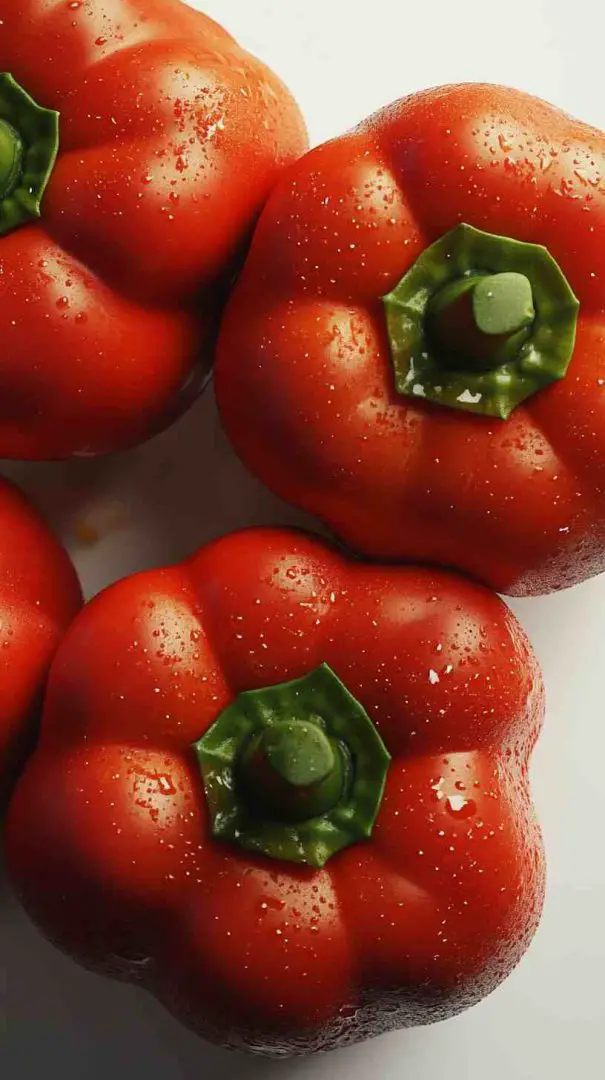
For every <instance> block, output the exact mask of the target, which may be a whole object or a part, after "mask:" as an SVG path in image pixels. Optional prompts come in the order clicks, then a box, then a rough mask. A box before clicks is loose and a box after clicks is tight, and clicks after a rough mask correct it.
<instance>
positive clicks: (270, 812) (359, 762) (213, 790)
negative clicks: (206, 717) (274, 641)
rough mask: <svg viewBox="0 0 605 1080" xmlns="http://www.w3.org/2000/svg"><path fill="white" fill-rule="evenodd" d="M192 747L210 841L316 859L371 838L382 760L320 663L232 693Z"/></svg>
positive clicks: (385, 760) (364, 722)
mask: <svg viewBox="0 0 605 1080" xmlns="http://www.w3.org/2000/svg"><path fill="white" fill-rule="evenodd" d="M195 753H196V756H197V759H198V762H199V766H200V771H201V774H202V779H203V783H204V791H205V793H206V803H207V806H208V812H209V815H210V821H211V824H212V833H213V836H214V837H215V838H216V839H217V840H222V841H227V842H229V843H232V844H237V845H238V847H240V848H243V849H244V850H246V851H251V852H255V853H256V854H261V855H265V856H268V857H269V858H272V859H279V860H283V861H286V862H297V863H306V864H307V865H309V866H315V867H320V866H323V865H324V864H325V863H326V862H327V860H328V859H330V858H331V857H332V856H333V855H335V854H336V852H337V851H341V850H342V849H343V848H345V847H348V846H349V845H350V844H356V843H358V842H360V841H363V840H367V839H368V838H369V837H370V836H371V833H372V829H373V827H374V822H375V820H376V817H377V814H378V811H379V809H380V805H381V802H382V796H383V792H384V785H385V780H386V775H387V770H388V767H389V762H390V757H389V754H388V751H387V749H386V747H385V746H384V744H383V742H382V739H381V738H380V735H379V734H378V732H377V730H376V728H375V727H374V724H373V723H372V721H371V720H370V718H369V716H368V714H367V713H366V711H365V709H364V708H363V706H362V705H361V704H360V703H359V702H358V701H357V700H356V699H355V698H354V697H353V695H352V694H351V693H350V692H349V690H347V688H346V686H345V685H344V683H342V682H341V681H340V679H339V678H338V676H337V675H336V674H335V673H334V672H333V671H332V670H331V669H330V668H329V667H328V666H327V665H326V664H321V665H320V666H319V667H318V668H315V670H314V671H310V672H309V674H308V675H305V676H303V677H302V678H300V679H295V680H294V681H293V682H288V683H280V684H278V685H276V686H266V687H264V688H262V689H258V690H249V691H246V692H245V693H242V694H240V695H239V696H238V697H237V698H235V700H234V701H232V703H231V705H228V706H227V708H226V709H224V710H223V712H222V713H221V714H220V716H218V717H217V719H216V720H215V722H214V723H213V724H212V725H211V727H210V728H209V729H208V730H207V731H206V733H205V734H204V735H202V737H201V739H199V740H198V742H197V743H196V744H195Z"/></svg>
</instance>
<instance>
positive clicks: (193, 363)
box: [0, 0, 307, 458]
mask: <svg viewBox="0 0 605 1080" xmlns="http://www.w3.org/2000/svg"><path fill="white" fill-rule="evenodd" d="M0 72H10V75H8V74H3V75H0V271H1V274H2V278H1V281H2V290H1V294H0V337H1V339H2V361H1V363H0V400H1V402H2V406H1V408H0V457H12V458H56V457H65V456H69V455H71V454H91V453H95V454H96V453H102V452H106V451H110V450H116V449H121V448H124V447H127V446H130V445H134V444H136V443H137V442H139V441H141V440H143V439H145V438H147V437H148V436H150V435H152V434H154V433H155V432H156V431H157V430H159V429H161V428H162V427H163V426H165V425H166V424H168V423H169V422H170V421H171V420H172V419H174V417H175V416H176V415H177V414H178V413H179V412H180V411H182V410H183V409H184V408H185V407H186V406H187V405H188V404H190V402H191V401H192V400H193V398H194V397H195V395H196V394H197V393H198V392H199V390H200V388H201V386H202V384H203V381H204V380H205V378H206V376H207V372H208V368H209V363H210V353H211V348H212V345H213V341H214V337H215V324H216V321H217V316H218V309H219V307H220V306H221V297H222V294H223V291H224V289H225V286H226V285H227V284H228V282H229V279H230V277H231V276H232V275H233V271H234V266H235V263H236V262H237V261H239V259H240V258H241V249H242V247H243V246H244V245H245V244H246V242H247V240H248V237H249V234H250V233H251V231H252V227H253V225H254V222H255V219H256V216H257V214H258V212H259V211H260V209H261V207H262V205H263V203H264V201H265V199H266V197H267V194H268V192H269V190H270V188H271V187H272V185H273V184H274V182H275V180H276V177H277V174H278V173H279V171H280V169H281V168H282V167H283V166H284V165H285V164H286V163H288V162H289V161H291V160H292V159H293V158H295V157H296V156H297V155H298V154H300V153H302V152H303V151H304V149H306V145H307V142H306V134H305V131H304V125H303V121H302V118H301V116H300V113H299V111H298V109H297V107H296V105H295V104H294V102H293V100H292V98H291V97H290V95H289V94H288V92H287V90H286V89H285V88H284V86H283V85H282V84H281V83H280V81H279V80H278V79H277V78H276V77H275V76H274V75H273V74H272V73H271V72H270V71H268V70H267V68H266V67H264V65H263V64H261V63H260V62H259V61H258V60H256V59H255V58H254V57H252V56H250V55H249V54H248V53H246V52H244V50H243V49H241V48H240V47H239V46H238V45H237V44H236V42H235V41H234V40H233V38H231V37H230V35H229V34H228V33H227V32H226V31H225V30H223V29H222V28H221V27H220V26H218V25H217V24H216V23H215V22H213V21H212V20H211V19H209V18H207V17H206V16H205V15H202V14H200V13H199V12H196V11H193V10H192V9H191V8H189V7H188V6H187V5H186V4H184V3H181V2H180V0H119V2H117V0H73V2H70V0H65V2H64V3H41V2H40V0H11V3H10V4H4V5H3V10H2V24H1V26H0Z"/></svg>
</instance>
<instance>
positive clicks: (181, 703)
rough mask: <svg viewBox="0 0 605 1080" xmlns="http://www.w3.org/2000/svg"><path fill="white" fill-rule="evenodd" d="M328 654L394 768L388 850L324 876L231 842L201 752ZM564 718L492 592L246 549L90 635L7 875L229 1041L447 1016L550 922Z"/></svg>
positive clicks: (386, 809) (134, 598)
mask: <svg viewBox="0 0 605 1080" xmlns="http://www.w3.org/2000/svg"><path fill="white" fill-rule="evenodd" d="M323 661H327V662H328V663H329V664H331V665H332V667H333V668H334V670H335V671H336V672H337V673H338V675H339V676H340V677H341V678H342V679H343V680H344V681H345V683H346V684H347V686H348V687H349V689H350V690H351V691H352V693H353V694H354V695H355V696H356V697H357V698H358V699H359V700H360V701H361V702H362V704H363V705H364V706H365V708H366V709H367V710H368V712H369V714H370V716H371V717H372V718H373V719H374V721H375V722H376V725H377V727H378V729H379V730H380V732H381V734H382V737H383V739H384V740H385V742H386V744H387V746H388V748H389V750H390V752H391V754H392V756H393V763H392V765H391V768H390V772H389V776H388V781H387V788H386V794H385V798H384V801H383V804H382V807H381V810H380V812H379V816H378V820H377V824H376V827H375V831H374V834H373V837H372V840H371V841H370V842H366V843H362V844H357V845H355V846H353V847H351V848H349V849H348V850H347V851H345V852H343V853H340V854H339V855H337V856H335V857H333V858H332V859H331V860H330V861H329V862H328V864H327V866H326V867H325V869H324V870H322V871H313V870H311V869H306V868H301V867H298V866H296V865H294V864H289V863H280V862H276V861H273V860H270V859H264V858H259V857H254V856H252V855H249V854H247V853H246V852H244V851H242V850H238V849H237V848H235V847H231V846H227V845H223V844H221V843H219V842H217V841H214V840H213V839H212V838H211V835H210V831H209V823H208V815H207V810H206V803H205V798H204V795H203V787H202V781H201V777H200V774H199V770H198V767H197V764H196V760H195V757H194V753H193V750H192V746H191V744H192V743H193V742H194V741H195V740H197V739H198V738H199V737H200V736H201V735H202V734H203V732H204V731H206V730H207V729H208V727H209V726H210V725H211V724H212V723H213V721H214V720H215V719H216V717H217V715H218V714H219V713H220V712H221V711H222V709H223V708H224V707H225V706H226V705H228V704H229V703H230V702H231V701H232V700H233V698H234V696H235V695H236V694H237V693H239V692H240V691H243V690H247V689H252V688H256V687H263V686H267V685H271V684H274V683H279V682H282V681H283V680H287V679H293V678H296V677H298V676H301V675H303V674H305V673H306V672H308V671H310V670H312V669H314V668H315V667H316V666H317V665H318V664H319V663H321V662H323ZM431 671H433V672H435V673H436V674H437V675H438V676H439V681H438V682H435V677H434V676H431V675H430V672H431ZM542 713H543V690H542V681H541V676H540V672H539V669H538V667H537V664H536V660H535V657H534V655H533V653H532V651H531V647H530V645H529V643H528V641H527V639H526V638H525V635H524V634H523V631H522V630H521V629H520V627H519V625H518V624H517V622H516V620H515V618H514V616H513V615H512V614H511V612H510V611H509V610H508V609H507V608H506V607H505V605H504V604H503V603H502V601H500V600H499V599H498V598H497V597H496V596H495V595H493V594H491V593H490V592H488V591H487V590H485V589H484V588H483V587H481V586H478V585H475V584H472V583H470V582H468V581H466V580H464V579H461V578H457V577H455V576H453V575H451V574H448V573H445V572H438V571H430V570H426V569H417V568H406V569H403V568H400V569H379V568H372V567H364V566H362V565H359V564H356V563H353V562H349V561H347V560H346V559H344V558H342V557H341V556H340V555H339V554H338V553H337V552H336V551H335V550H334V549H332V548H330V547H328V546H327V545H325V544H324V543H323V542H320V541H318V540H315V539H311V538H310V537H307V536H305V535H303V534H298V533H294V532H289V531H284V530H277V529H275V530H270V529H259V530H248V531H244V532H241V533H237V534H234V535H232V536H228V537H226V538H224V539H221V540H218V541H217V542H215V543H213V544H211V545H210V546H209V547H206V548H205V549H203V550H202V551H200V552H199V554H198V555H196V556H195V557H194V558H193V559H192V560H191V561H190V562H188V563H185V564H183V565H182V566H179V567H176V568H174V569H167V570H158V571H153V572H150V573H145V574H141V575H138V576H136V577H131V578H129V579H127V580H125V581H123V582H121V583H120V584H118V585H115V586H113V587H112V588H110V589H109V590H107V591H106V592H104V593H103V594H102V595H101V596H100V597H99V598H97V599H96V600H94V601H93V602H92V603H91V604H89V605H88V607H87V608H86V609H85V610H84V612H83V613H82V614H81V616H80V617H79V618H78V619H77V620H76V622H75V623H74V625H73V626H72V628H71V630H70V632H69V634H68V637H67V639H66V641H65V644H64V646H63V648H62V649H61V651H60V653H59V656H58V658H57V660H56V662H55V664H54V667H53V671H52V674H51V678H50V685H49V691H48V695H47V700H46V708H45V713H44V719H43V730H42V738H41V743H40V745H39V749H38V751H37V753H36V755H35V756H34V758H33V760H32V762H31V763H30V765H29V767H28V770H27V772H26V774H25V776H24V777H23V779H22V781H21V783H20V785H19V787H18V789H17V792H16V795H15V798H14V801H13V804H12V809H11V813H10V816H9V821H8V827H7V837H6V854H7V861H8V868H9V873H10V875H11V877H12V880H13V882H14V884H15V887H16V888H17V890H18V893H19V894H20V896H21V898H22V900H23V903H24V904H25V906H26V908H27V910H28V911H29V912H30V914H31V916H32V917H33V919H34V920H35V921H36V922H37V923H38V925H39V926H40V927H41V929H42V930H43V931H44V932H45V933H46V934H47V935H48V937H49V938H51V939H52V940H53V941H55V942H56V943H57V944H58V945H59V946H61V947H62V948H63V949H65V950H67V951H68V952H69V953H71V954H72V955H73V956H74V957H75V958H76V959H77V960H79V961H80V962H81V963H83V964H86V965H88V966H90V967H92V968H94V969H96V970H100V971H104V972H106V973H109V974H113V975H116V976H121V977H125V978H127V979H129V980H133V981H141V982H143V984H144V985H145V986H147V987H148V989H150V990H151V991H153V992H154V993H155V994H156V995H157V996H158V997H159V998H160V999H161V1000H162V1001H164V1003H165V1004H166V1005H167V1007H168V1008H170V1009H171V1010H172V1011H173V1012H174V1013H175V1015H177V1016H178V1017H179V1018H180V1019H181V1020H183V1021H184V1022H186V1023H188V1024H189V1025H190V1026H192V1027H193V1028H194V1029H196V1030H197V1031H198V1032H200V1033H201V1034H203V1035H204V1036H206V1037H207V1038H210V1039H212V1040H214V1041H216V1042H219V1043H223V1044H226V1045H229V1046H235V1047H245V1048H248V1049H253V1050H257V1051H261V1052H264V1053H266V1054H281V1053H301V1052H306V1051H310V1050H314V1049H327V1048H331V1047H334V1046H336V1045H340V1044H344V1043H347V1042H354V1041H357V1040H359V1039H364V1038H367V1037H369V1036H371V1035H375V1034H378V1033H380V1032H381V1031H385V1030H387V1029H389V1028H397V1027H403V1026H408V1025H411V1024H417V1023H429V1022H431V1021H434V1020H437V1019H441V1018H444V1017H447V1016H450V1015H452V1014H454V1013H456V1012H458V1011H460V1010H462V1009H464V1008H466V1007H467V1006H469V1005H471V1004H473V1003H474V1002H476V1001H478V1000H479V999H480V998H482V997H483V996H484V995H485V994H487V993H488V992H489V991H490V990H492V989H493V988H494V987H495V986H496V985H497V984H498V983H499V982H500V981H501V980H502V979H503V978H504V977H505V976H506V975H507V973H508V972H509V971H510V970H511V968H512V967H513V966H514V965H515V964H516V963H517V962H518V960H519V959H520V957H521V956H522V954H523V953H524V951H525V949H526V948H527V946H528V944H529V941H530V939H531V937H532V935H533V933H534V931H535V929H536V925H537V922H538V919H539V915H540V911H541V906H542V898H543V889H544V861H543V852H542V844H541V839H540V833H539V828H538V825H537V823H536V820H535V817H534V814H533V810H532V806H531V802H530V794H529V787H528V775H527V769H528V759H529V755H530V752H531V749H532V747H533V745H534V742H535V739H536V737H537V734H538V730H539V727H540V724H541V720H542ZM450 796H452V797H454V798H455V797H456V796H458V797H463V798H467V799H468V800H472V803H473V804H474V806H473V805H472V804H471V803H470V802H469V803H468V804H467V810H471V811H473V812H472V813H465V812H456V813H453V812H451V808H452V805H453V806H454V809H456V810H457V809H458V806H457V804H456V803H454V804H451V803H449V801H448V799H449V797H450ZM448 808H449V809H448Z"/></svg>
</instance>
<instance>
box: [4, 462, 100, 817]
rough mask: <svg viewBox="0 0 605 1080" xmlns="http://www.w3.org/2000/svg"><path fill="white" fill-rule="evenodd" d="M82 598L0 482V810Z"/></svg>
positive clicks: (38, 528)
mask: <svg viewBox="0 0 605 1080" xmlns="http://www.w3.org/2000/svg"><path fill="white" fill-rule="evenodd" d="M81 603H82V594H81V592H80V586H79V583H78V579H77V577H76V573H75V570H74V568H73V566H72V565H71V562H70V561H69V558H68V556H67V553H66V552H65V551H64V549H63V548H62V547H61V546H60V544H59V543H58V541H57V540H56V539H55V538H54V536H53V535H52V533H51V532H50V530H49V529H48V527H47V526H46V525H45V524H44V522H43V521H42V520H41V519H40V518H39V517H38V515H37V514H36V513H35V512H34V511H33V509H32V508H31V507H30V506H29V504H28V503H27V502H26V500H25V499H24V498H23V496H22V495H21V493H20V492H19V491H18V490H17V489H16V488H15V487H13V485H12V484H9V483H7V482H6V481H5V480H0V703H1V704H0V809H1V808H2V807H3V806H4V803H5V801H6V798H7V796H8V792H9V789H10V786H11V784H12V781H13V780H14V777H15V772H16V770H17V768H18V766H19V765H20V764H21V761H22V758H23V756H24V754H25V752H26V751H27V749H29V744H30V743H31V741H32V738H33V736H34V733H35V730H34V729H35V723H36V720H37V714H38V712H39V708H40V699H41V694H42V690H43V687H44V682H45V679H46V676H47V674H48V669H49V667H50V662H51V660H52V658H53V656H54V654H55V652H56V650H57V647H58V645H59V642H60V640H61V638H62V637H63V634H64V633H65V630H66V629H67V627H68V625H69V623H70V622H71V620H72V619H73V617H74V615H75V614H76V612H77V611H78V609H79V608H80V606H81Z"/></svg>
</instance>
